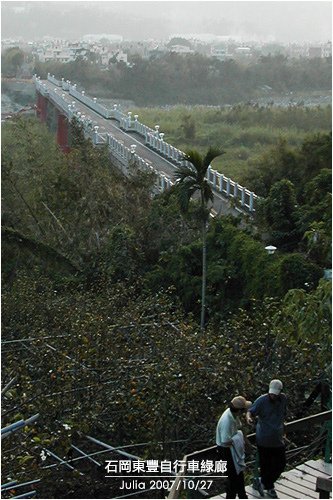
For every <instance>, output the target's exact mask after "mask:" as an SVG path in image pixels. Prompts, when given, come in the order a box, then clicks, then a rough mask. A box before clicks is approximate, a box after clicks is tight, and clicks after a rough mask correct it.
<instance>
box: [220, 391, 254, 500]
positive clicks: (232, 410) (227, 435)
mask: <svg viewBox="0 0 333 500" xmlns="http://www.w3.org/2000/svg"><path fill="white" fill-rule="evenodd" d="M251 404H252V403H251V401H246V399H245V398H244V397H243V396H236V397H234V398H233V399H232V400H231V402H230V404H229V407H228V408H227V409H226V410H225V411H224V413H223V414H222V416H221V417H220V419H219V421H218V424H217V428H216V445H217V451H218V455H219V459H220V460H225V461H226V462H227V475H228V480H227V488H226V498H236V495H238V498H248V497H247V494H246V491H245V484H244V472H243V471H244V469H245V462H244V436H243V433H242V431H241V430H240V427H241V422H240V419H239V417H240V416H241V414H242V413H244V412H245V411H246V410H247V409H248V408H249V407H250V406H251Z"/></svg>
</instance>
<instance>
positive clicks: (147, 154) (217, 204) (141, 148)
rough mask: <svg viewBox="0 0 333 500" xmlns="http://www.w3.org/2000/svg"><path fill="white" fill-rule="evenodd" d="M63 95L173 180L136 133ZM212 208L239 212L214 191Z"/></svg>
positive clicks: (163, 160)
mask: <svg viewBox="0 0 333 500" xmlns="http://www.w3.org/2000/svg"><path fill="white" fill-rule="evenodd" d="M43 83H45V84H46V85H47V88H48V89H49V90H54V89H57V90H58V92H59V88H57V86H56V85H54V84H53V83H52V82H50V81H48V80H43ZM63 93H65V94H66V95H67V96H68V98H69V99H70V101H71V102H72V101H75V107H76V108H77V109H78V110H79V111H80V112H81V113H83V114H85V115H86V116H87V117H88V116H89V117H90V118H91V119H92V120H93V121H94V123H95V124H96V125H98V126H99V132H102V133H109V134H111V135H112V136H113V137H114V138H115V139H117V140H118V141H121V142H122V143H123V144H124V145H125V146H126V147H128V148H130V146H131V144H135V145H136V153H137V154H138V156H140V157H141V158H143V159H144V160H145V161H146V162H147V163H149V164H151V165H152V166H153V167H154V168H155V169H156V170H157V171H159V172H161V173H164V174H165V175H166V176H167V177H169V178H171V179H172V180H173V179H174V173H175V169H176V166H175V165H174V164H173V163H171V161H169V160H167V159H166V158H163V157H162V156H160V155H159V154H158V153H156V152H155V151H153V150H151V149H150V148H148V147H147V146H146V145H145V143H144V139H143V137H141V136H140V135H139V134H137V133H136V132H125V131H123V130H121V129H120V127H119V125H118V122H117V121H116V120H112V119H106V118H103V117H102V116H101V115H99V114H98V113H96V112H95V111H94V110H92V109H91V108H89V107H88V106H86V105H85V104H84V103H82V102H81V101H79V100H77V99H76V98H75V97H73V96H72V95H69V94H68V93H67V92H66V91H63ZM213 208H214V210H215V212H216V213H218V214H232V215H234V216H239V215H240V210H237V209H235V208H234V207H232V206H230V201H228V200H227V199H226V198H224V197H223V196H222V195H221V194H220V193H218V192H216V191H215V192H214V206H213Z"/></svg>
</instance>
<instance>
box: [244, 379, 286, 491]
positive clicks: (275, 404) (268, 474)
mask: <svg viewBox="0 0 333 500" xmlns="http://www.w3.org/2000/svg"><path fill="white" fill-rule="evenodd" d="M282 387H283V385H282V382H281V381H280V380H277V379H274V380H272V381H271V382H270V384H269V390H268V394H263V395H262V396H260V397H259V398H258V399H256V400H255V402H254V403H253V405H252V406H250V408H249V410H248V413H247V415H246V419H247V422H248V423H252V422H253V417H257V426H256V441H257V447H258V452H259V462H260V471H261V478H260V479H259V483H258V491H259V493H260V495H261V496H264V491H263V489H265V490H266V494H267V496H269V497H270V498H278V497H277V494H276V491H275V488H274V483H275V481H276V480H277V479H278V478H279V476H280V474H282V472H283V471H284V469H285V466H286V451H285V444H284V439H283V436H284V421H285V417H286V409H287V398H286V396H285V394H283V393H282V392H281V391H282Z"/></svg>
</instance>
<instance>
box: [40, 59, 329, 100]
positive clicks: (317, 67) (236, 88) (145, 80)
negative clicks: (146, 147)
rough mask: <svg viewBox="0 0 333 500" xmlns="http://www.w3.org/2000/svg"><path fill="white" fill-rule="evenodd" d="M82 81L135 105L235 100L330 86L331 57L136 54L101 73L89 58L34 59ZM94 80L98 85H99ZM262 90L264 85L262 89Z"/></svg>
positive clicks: (88, 87)
mask: <svg viewBox="0 0 333 500" xmlns="http://www.w3.org/2000/svg"><path fill="white" fill-rule="evenodd" d="M48 71H49V72H50V73H51V74H55V75H61V76H63V77H64V78H66V79H69V80H71V81H73V82H76V83H79V84H81V85H82V86H83V87H84V88H85V89H86V90H87V91H89V92H94V94H95V95H97V96H101V97H112V98H114V99H131V100H133V101H134V102H135V103H136V104H137V105H140V106H142V105H150V106H151V105H154V104H158V105H161V104H179V103H182V104H206V105H221V104H233V103H237V102H239V101H247V100H250V99H256V98H257V97H258V96H262V95H265V90H263V87H264V86H267V87H271V93H272V95H274V94H279V93H285V92H295V91H296V92H297V91H302V92H304V91H308V90H311V91H314V90H325V89H326V90H328V91H330V89H331V71H332V68H331V59H330V58H327V59H320V58H318V59H292V60H290V59H288V58H287V57H284V56H281V55H277V56H262V57H261V58H260V59H259V60H256V61H255V62H253V63H250V64H246V65H244V64H242V63H239V62H236V61H234V60H227V61H219V60H217V59H214V58H209V57H205V56H201V55H199V54H194V55H186V56H180V55H177V54H175V53H171V54H165V55H162V56H161V57H158V58H151V59H149V60H146V59H141V58H140V57H135V58H134V59H133V61H132V64H131V65H130V66H126V65H125V64H124V63H117V64H111V65H110V66H109V68H108V69H107V70H105V71H101V70H100V69H99V67H98V66H97V65H96V64H95V63H94V62H93V61H75V62H73V63H72V64H70V65H68V64H59V63H55V62H48V63H36V65H35V72H36V73H37V74H38V75H40V76H41V77H42V78H45V77H46V75H47V72H48ZM97 82H98V83H97ZM264 88H266V87H264Z"/></svg>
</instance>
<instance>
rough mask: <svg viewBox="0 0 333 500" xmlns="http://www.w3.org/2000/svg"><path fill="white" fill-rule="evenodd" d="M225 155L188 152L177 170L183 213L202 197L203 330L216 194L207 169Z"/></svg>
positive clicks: (216, 151) (219, 151)
mask: <svg viewBox="0 0 333 500" xmlns="http://www.w3.org/2000/svg"><path fill="white" fill-rule="evenodd" d="M221 154H223V151H222V150H221V149H218V148H212V147H210V148H209V150H208V151H207V153H206V156H204V157H203V156H201V155H200V153H198V151H194V150H191V151H188V152H187V153H186V155H185V157H184V159H183V161H182V165H181V166H180V167H178V168H177V169H176V172H175V178H176V181H177V182H178V199H179V202H180V207H181V210H182V211H183V212H187V211H188V208H189V202H190V199H191V198H192V196H193V195H195V194H196V193H197V194H199V197H200V213H199V216H200V219H201V222H202V289H201V320H200V326H201V330H202V331H204V329H205V307H206V275H207V248H206V236H207V221H208V217H209V212H210V209H209V208H208V203H209V201H211V202H213V200H214V194H213V191H212V188H211V187H210V185H209V184H208V181H207V179H206V174H207V169H208V167H209V165H210V163H211V162H212V161H213V160H214V158H216V157H217V156H220V155H221Z"/></svg>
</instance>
